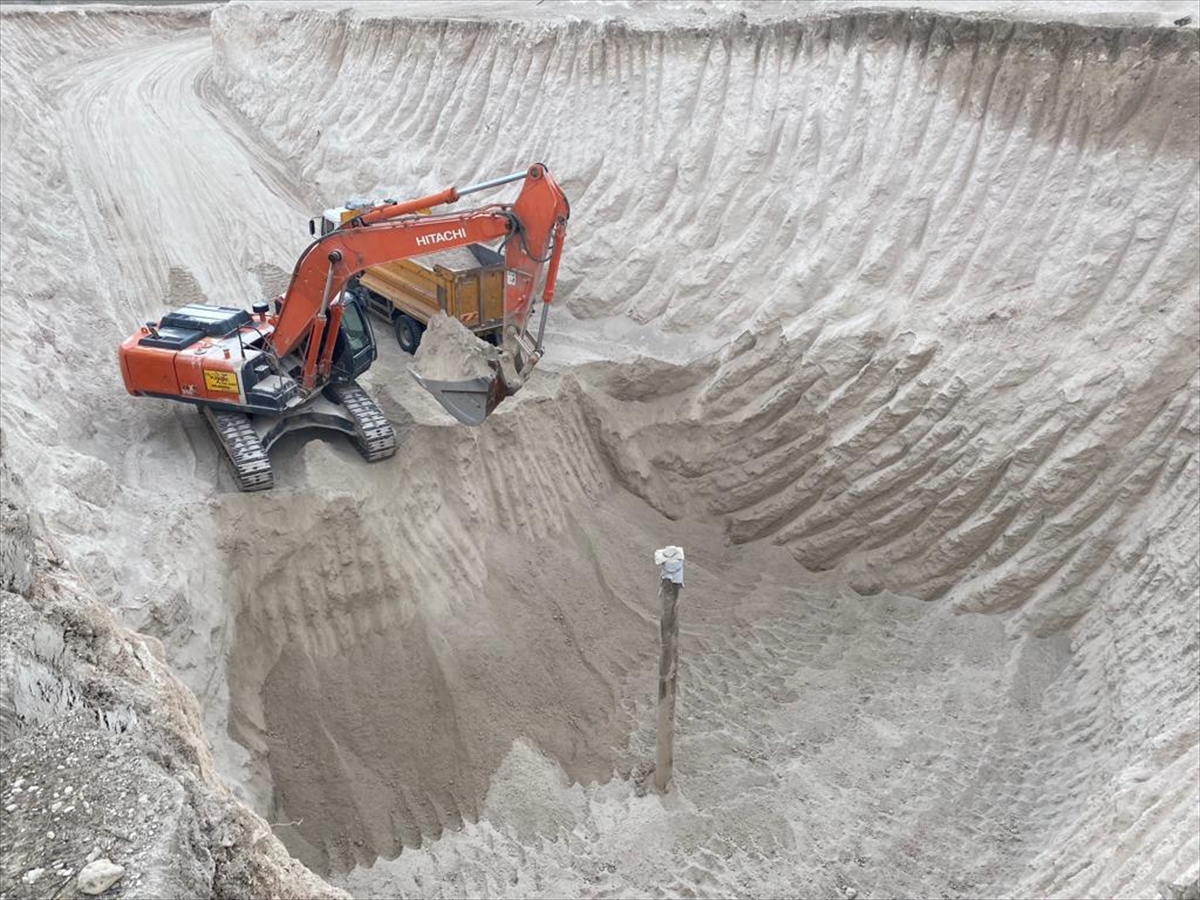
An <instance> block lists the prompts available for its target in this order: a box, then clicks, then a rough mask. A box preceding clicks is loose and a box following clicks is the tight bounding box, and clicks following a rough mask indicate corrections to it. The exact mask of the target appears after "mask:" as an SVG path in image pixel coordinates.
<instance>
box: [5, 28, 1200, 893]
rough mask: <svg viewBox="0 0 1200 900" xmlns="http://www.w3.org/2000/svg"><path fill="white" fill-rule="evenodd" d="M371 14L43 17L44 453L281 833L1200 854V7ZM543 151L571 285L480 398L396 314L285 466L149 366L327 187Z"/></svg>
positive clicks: (768, 876) (532, 872)
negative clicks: (1057, 17) (265, 458)
mask: <svg viewBox="0 0 1200 900" xmlns="http://www.w3.org/2000/svg"><path fill="white" fill-rule="evenodd" d="M969 6H970V4H966V5H965V7H968V8H969ZM1160 6H1164V5H1161V4H1160ZM1170 6H1171V4H1166V5H1165V6H1164V8H1165V7H1170ZM1171 8H1172V9H1174V7H1171ZM372 10H374V11H375V12H377V13H379V12H380V10H382V8H379V9H375V8H372ZM372 10H368V12H367V13H348V12H342V13H334V12H330V11H323V10H319V9H305V10H301V11H291V10H286V9H283V8H281V7H276V6H274V5H260V4H237V5H231V6H226V7H222V8H220V9H218V10H216V11H215V12H213V13H212V15H211V17H206V16H205V15H203V14H195V13H193V14H188V15H183V14H180V13H177V12H170V11H165V12H164V11H155V10H142V11H137V12H97V11H92V12H85V13H75V12H70V13H48V12H38V13H35V14H26V13H13V12H9V11H6V12H5V13H4V15H3V19H2V20H0V22H2V24H3V40H4V47H3V50H4V52H3V54H0V64H2V65H3V75H4V81H3V84H4V92H3V97H2V98H0V99H2V106H0V109H2V111H3V117H4V126H5V127H4V129H3V131H4V137H3V144H2V145H0V149H2V150H3V169H2V170H3V175H4V189H3V192H2V201H3V203H2V206H3V210H2V212H3V221H5V222H8V223H14V225H13V227H6V228H5V230H4V232H3V233H2V234H0V240H2V242H3V250H4V254H3V256H4V263H3V276H4V294H3V302H4V333H3V341H4V357H5V365H4V404H3V411H2V414H3V427H4V452H5V461H6V465H7V466H8V467H10V468H11V469H12V470H13V471H17V472H20V473H21V475H22V477H23V478H24V479H25V480H26V482H28V483H31V484H35V485H37V486H38V491H37V495H36V499H35V501H34V502H35V504H36V509H37V512H38V513H39V514H40V515H41V516H42V517H43V519H44V520H45V523H46V527H47V528H48V529H49V530H50V532H51V533H52V534H53V535H54V537H55V540H56V541H58V543H59V544H60V545H61V547H62V549H63V551H64V554H65V555H67V556H68V557H69V558H70V560H71V562H72V564H73V565H74V566H75V567H77V568H78V570H79V571H80V573H81V574H82V575H83V576H84V577H85V578H86V579H87V580H88V582H89V583H90V585H91V587H92V589H93V590H94V591H95V592H96V593H97V595H98V596H99V597H100V598H101V599H103V600H104V601H105V602H107V603H108V604H109V605H111V606H112V607H113V608H114V609H115V610H117V611H118V612H119V613H120V614H121V615H122V617H123V618H124V620H125V622H126V623H127V624H128V625H129V626H130V627H132V628H135V629H137V630H140V631H143V632H145V633H148V634H152V635H155V636H157V637H159V638H160V639H161V640H162V641H163V645H164V648H165V654H166V656H167V658H168V659H169V660H170V662H171V664H172V665H173V666H174V668H175V670H176V671H177V672H178V673H179V676H180V677H181V678H182V679H183V680H184V682H186V684H187V685H188V686H189V687H190V688H191V689H192V690H193V691H194V692H195V693H196V695H197V697H198V698H199V700H200V702H201V706H202V708H203V715H204V724H205V726H206V728H207V730H208V734H209V737H210V740H211V741H212V743H213V751H214V755H215V757H216V762H217V765H218V768H219V769H220V771H221V773H222V775H223V776H224V777H225V778H226V779H227V780H228V781H229V783H230V784H231V786H233V787H234V789H235V791H236V792H237V793H238V794H239V796H240V797H241V798H242V799H243V800H244V801H245V802H246V803H247V804H248V805H249V806H250V807H251V808H252V809H254V810H255V811H256V812H259V813H260V814H262V815H264V816H265V817H266V818H267V820H268V821H270V822H271V823H274V829H273V830H274V832H275V834H276V835H277V836H278V837H279V838H280V839H281V840H282V841H283V842H284V844H285V845H286V846H287V848H288V849H289V850H290V851H291V853H292V854H294V855H295V856H296V857H297V858H298V859H300V860H301V861H302V862H304V863H305V864H306V865H308V866H309V867H310V868H312V869H313V870H315V871H317V872H319V873H320V874H322V875H324V876H326V877H328V878H330V879H331V881H332V882H333V883H335V884H338V885H340V886H342V887H345V888H346V889H347V890H349V891H351V892H352V893H353V894H354V895H355V896H396V895H400V894H404V895H420V896H464V895H477V894H478V895H487V896H531V895H542V896H582V895H588V896H615V895H623V894H629V893H634V894H639V895H644V894H649V893H653V892H658V893H661V894H664V895H670V896H675V895H684V896H729V895H733V894H738V895H756V896H793V895H820V896H830V895H834V894H837V893H839V892H840V893H842V894H843V895H845V893H844V892H845V891H846V890H847V889H849V888H853V889H854V890H855V891H857V895H858V896H859V897H884V896H896V895H905V896H929V895H939V896H951V897H971V896H1000V895H1004V896H1049V895H1058V896H1095V897H1101V896H1129V895H1133V896H1153V893H1154V892H1155V891H1156V890H1161V891H1162V892H1163V893H1164V895H1165V894H1166V893H1167V892H1168V889H1167V887H1166V885H1170V884H1183V883H1185V882H1189V881H1193V880H1195V879H1196V877H1197V875H1198V874H1200V839H1198V838H1197V837H1196V834H1197V833H1198V831H1200V812H1198V798H1200V765H1198V762H1197V751H1198V748H1200V711H1198V710H1197V703H1196V700H1197V692H1198V691H1200V684H1198V683H1197V669H1196V659H1197V651H1198V649H1200V636H1198V634H1197V623H1196V620H1197V615H1198V614H1200V606H1198V603H1200V597H1198V594H1197V589H1198V586H1200V571H1198V564H1197V556H1198V554H1200V539H1198V536H1197V530H1196V528H1197V526H1196V523H1197V517H1198V516H1200V495H1198V489H1197V479H1198V477H1200V463H1198V457H1197V440H1198V438H1200V412H1198V399H1200V381H1198V379H1197V353H1198V346H1197V335H1198V330H1200V287H1198V285H1200V263H1198V261H1197V256H1196V251H1195V247H1196V244H1197V240H1198V239H1200V199H1198V196H1197V190H1198V184H1200V181H1198V167H1197V158H1198V156H1200V137H1198V134H1200V128H1198V124H1200V100H1198V95H1197V89H1196V81H1197V71H1198V50H1197V47H1198V40H1197V30H1196V28H1195V26H1194V24H1192V25H1188V26H1185V27H1178V26H1173V25H1171V21H1173V18H1172V16H1171V14H1168V13H1163V14H1161V15H1159V14H1150V13H1147V14H1146V15H1144V16H1142V17H1140V18H1138V17H1133V18H1132V19H1131V18H1130V17H1128V16H1125V17H1122V18H1119V19H1118V18H1115V17H1114V18H1111V19H1104V20H1101V21H1087V22H1082V23H1081V22H1044V21H1037V20H1036V19H1037V16H1036V15H1032V14H1031V15H1024V14H1018V15H1017V17H1016V20H1004V19H999V18H990V17H987V16H976V15H970V14H965V15H963V16H953V15H948V14H944V15H935V14H931V13H928V12H922V11H913V10H895V9H890V10H883V11H881V10H869V9H868V10H852V11H848V12H845V13H844V14H837V15H830V14H829V13H828V12H827V11H824V12H822V11H818V14H812V15H808V14H806V10H803V9H798V8H791V7H774V6H770V7H763V8H760V7H758V6H756V5H753V4H750V5H746V6H744V7H739V8H738V9H736V10H732V11H728V10H725V9H724V8H717V7H708V8H706V10H705V11H704V12H703V13H702V12H700V9H699V8H698V7H696V8H680V9H672V10H669V11H663V12H659V13H656V12H654V11H652V10H647V9H640V10H639V9H633V10H627V11H624V12H622V13H620V14H614V13H613V12H612V11H611V10H610V9H609V8H607V7H603V6H587V7H578V8H576V12H577V16H576V17H575V18H573V19H572V20H570V21H566V20H563V19H562V18H561V17H556V15H554V14H552V15H547V14H544V13H543V12H537V13H524V12H521V11H513V10H511V9H508V8H505V9H504V10H503V11H501V12H495V15H499V16H501V20H499V21H489V20H485V19H482V18H479V15H480V14H479V13H478V11H475V12H471V13H469V14H468V15H467V16H466V18H464V19H461V20H459V19H456V20H452V21H447V20H444V19H442V18H439V17H438V16H439V15H440V14H443V13H444V10H442V11H441V12H440V13H439V10H438V8H437V5H436V4H434V5H432V6H430V7H427V8H425V7H419V6H418V7H412V8H411V10H412V11H413V12H412V16H411V17H409V18H394V17H391V15H392V12H393V11H384V12H386V15H383V14H382V13H381V14H380V17H377V18H373V17H372V16H371V15H370V14H369V13H370V12H371V11H372ZM422 10H424V11H422ZM1175 17H1177V16H1175ZM1031 18H1032V19H1033V20H1030V19H1031ZM1160 20H1161V21H1160ZM318 75H320V76H324V77H320V78H318V77H316V76H318ZM318 83H319V84H320V85H321V92H320V95H319V96H318V95H317V94H316V93H314V88H313V85H315V84H318ZM181 134H186V135H187V140H186V141H181V140H180V139H179V136H180V135H181ZM431 148H432V149H431ZM534 160H544V161H545V162H547V163H548V164H549V165H550V167H551V169H552V170H553V171H554V172H555V174H556V176H557V177H559V179H560V181H561V183H562V184H563V187H564V189H565V190H566V192H567V193H568V195H569V196H570V198H571V201H572V209H573V217H572V222H571V244H570V246H569V249H568V251H567V253H566V254H565V256H564V269H563V277H562V300H563V305H564V306H565V309H562V310H555V315H554V316H553V317H552V319H551V334H550V336H549V338H548V346H549V348H550V352H549V355H548V357H547V359H546V360H545V362H544V363H543V364H542V367H541V368H540V369H539V370H538V373H537V374H536V375H535V377H534V379H532V380H531V382H530V384H529V386H528V388H527V389H526V390H525V391H523V392H522V394H521V396H520V397H519V398H518V399H517V400H515V401H510V402H508V403H506V404H504V405H503V406H502V407H501V410H500V412H499V413H498V414H497V415H495V416H494V417H493V418H492V419H491V420H489V422H488V423H487V424H486V426H484V427H482V428H480V429H476V430H472V429H465V428H462V427H457V426H453V425H451V424H450V423H449V420H448V419H447V417H446V416H445V415H444V414H443V413H441V411H440V410H439V409H438V408H437V406H436V404H434V403H433V401H432V400H430V399H429V398H428V397H426V396H425V395H424V394H422V393H421V392H420V390H419V388H417V387H416V386H415V385H414V384H413V383H412V379H411V378H410V376H409V375H408V373H407V368H408V366H409V365H410V364H411V360H410V359H409V358H408V357H406V356H404V355H403V354H401V353H400V352H399V351H398V349H397V348H396V347H395V346H394V345H393V343H392V342H391V341H390V340H389V337H388V333H387V329H386V328H383V327H379V328H377V329H376V330H377V336H378V337H379V338H380V342H381V345H382V346H381V353H380V359H379V361H378V362H377V364H376V366H375V368H374V369H373V370H372V372H371V373H370V375H369V376H368V378H367V384H368V387H369V389H370V390H371V391H372V393H373V394H374V395H375V396H376V397H377V398H378V399H379V401H380V402H381V404H382V405H383V406H384V408H385V411H386V412H388V414H389V416H390V417H391V418H392V419H393V421H394V422H395V423H396V424H397V426H398V429H399V430H400V432H401V434H402V435H403V445H402V447H401V450H400V452H399V453H398V454H397V456H396V457H395V458H394V459H393V460H389V461H387V462H385V463H381V464H378V465H373V466H367V465H365V464H362V462H361V460H359V458H358V457H357V455H356V454H355V453H354V451H353V449H352V448H351V447H350V446H349V445H348V444H346V443H344V442H341V441H336V440H328V441H326V440H321V439H316V440H309V441H305V440H302V439H300V438H289V439H287V440H285V441H284V442H281V444H280V445H279V447H278V450H277V451H275V452H274V454H273V455H274V456H275V459H276V464H277V470H278V471H277V476H276V484H277V485H278V487H277V488H276V489H275V490H273V491H272V492H270V493H268V494H264V495H241V494H238V493H237V492H236V491H235V490H234V489H233V485H232V480H231V479H230V477H229V475H228V474H227V473H226V472H225V471H224V470H223V469H222V467H221V464H220V460H219V458H218V456H217V452H216V450H215V449H214V447H213V446H212V443H211V441H210V439H209V437H208V435H207V434H206V432H205V430H204V427H203V424H202V422H201V420H200V419H199V417H198V416H196V415H195V413H194V412H192V411H189V410H186V409H183V408H176V407H173V406H170V405H168V404H165V403H157V402H154V401H149V400H132V399H127V398H123V395H122V394H121V392H120V391H121V389H120V383H119V375H118V373H117V370H116V366H115V363H114V361H113V359H112V356H113V354H112V352H111V351H112V348H113V347H115V345H116V343H117V342H118V341H119V340H120V339H121V338H123V337H124V336H125V335H126V333H127V332H128V330H129V329H130V328H132V327H133V326H134V325H135V324H136V322H138V321H141V320H144V319H146V318H150V317H152V316H153V315H155V314H157V313H160V312H161V311H162V309H163V308H164V307H165V306H166V305H168V304H169V303H173V302H185V301H187V300H192V299H195V298H197V297H200V296H203V297H207V298H208V299H209V300H210V301H212V302H221V303H232V302H236V303H245V302H249V301H250V300H254V299H258V298H259V297H260V296H263V295H265V294H267V293H269V292H270V291H271V290H277V289H278V282H279V276H280V273H281V272H286V271H289V270H290V267H291V263H292V260H293V259H294V256H295V254H296V253H297V252H298V250H299V249H300V248H301V247H302V246H303V243H304V227H303V226H304V221H305V219H306V218H307V216H308V215H311V214H312V212H313V211H314V210H317V209H319V208H321V207H323V206H325V205H328V203H329V202H332V201H334V200H339V199H340V198H342V197H343V196H349V195H362V194H364V193H372V192H378V193H379V194H381V195H388V196H407V195H416V194H418V193H425V192H427V191H429V190H432V189H435V188H438V187H442V186H444V184H443V183H449V182H451V181H453V180H455V179H463V180H469V179H471V178H474V177H476V176H479V177H486V176H488V175H493V174H496V173H498V172H507V171H511V170H513V169H515V168H520V167H521V166H523V165H525V164H527V163H529V162H532V161H534ZM66 208H70V209H72V210H77V215H73V216H71V217H68V218H62V217H58V218H49V217H46V216H44V215H41V214H40V212H41V211H44V210H46V209H66ZM64 258H69V259H71V261H72V265H71V266H69V267H64V266H63V265H62V260H63V259H64ZM49 309H53V310H54V312H55V318H54V322H55V325H54V327H53V328H51V327H50V326H49V324H47V319H46V312H47V310H49ZM48 359H66V360H69V361H70V365H69V366H64V365H53V366H52V365H50V364H49V363H48ZM13 360H19V361H20V363H21V364H20V365H19V366H16V365H13V362H12V361H13ZM83 370H86V371H87V372H88V373H89V375H88V377H86V378H82V379H81V378H80V377H79V372H80V371H83ZM98 410H103V415H99V414H98V412H97V411H98ZM667 543H677V544H681V545H683V546H684V547H685V548H686V550H687V555H688V580H687V585H686V587H685V589H684V593H683V599H682V607H681V620H682V623H683V625H682V628H683V633H682V639H681V654H682V659H683V670H682V675H681V685H680V699H679V711H680V721H679V734H678V738H677V744H676V759H677V769H676V778H677V782H676V784H677V790H676V791H675V792H674V793H673V794H672V795H671V796H669V797H667V798H665V799H662V800H660V799H659V798H656V797H655V796H653V795H650V796H642V795H641V793H642V792H641V791H640V789H639V784H640V780H641V779H642V778H643V777H644V775H645V764H646V762H647V761H648V760H649V759H651V758H652V747H653V721H652V719H653V710H652V702H653V691H654V677H655V671H656V661H655V652H656V651H655V648H656V637H657V635H656V618H655V610H654V608H653V606H654V589H655V572H654V569H653V566H652V563H651V553H652V551H653V549H654V548H655V547H658V546H663V545H664V544H667ZM614 776H615V777H614Z"/></svg>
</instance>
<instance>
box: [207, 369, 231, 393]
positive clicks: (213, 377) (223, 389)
mask: <svg viewBox="0 0 1200 900" xmlns="http://www.w3.org/2000/svg"><path fill="white" fill-rule="evenodd" d="M204 387H205V388H206V389H207V390H210V391H219V392H220V393H222V394H236V393H237V392H238V380H237V374H236V373H234V372H211V371H205V373H204Z"/></svg>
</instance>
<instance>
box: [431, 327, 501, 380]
mask: <svg viewBox="0 0 1200 900" xmlns="http://www.w3.org/2000/svg"><path fill="white" fill-rule="evenodd" d="M499 358H500V351H499V349H497V348H496V347H493V346H492V345H491V344H489V343H487V342H486V341H482V340H480V339H479V338H477V337H475V335H474V334H473V333H472V331H471V329H469V328H467V327H466V326H465V325H463V323H462V322H460V321H458V319H455V318H453V317H451V316H448V315H446V314H445V313H444V312H437V313H434V315H433V318H431V319H430V320H429V325H428V326H427V327H426V328H425V333H424V334H423V335H422V336H421V344H420V346H419V347H417V352H416V354H415V355H414V356H413V368H414V369H415V370H416V371H417V372H418V373H419V374H420V375H421V377H422V378H428V379H435V380H438V381H459V380H466V379H469V378H490V377H491V376H492V375H493V374H494V373H495V370H494V369H493V368H492V366H491V364H490V363H489V360H499Z"/></svg>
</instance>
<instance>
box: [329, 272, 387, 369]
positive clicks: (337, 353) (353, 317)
mask: <svg viewBox="0 0 1200 900" xmlns="http://www.w3.org/2000/svg"><path fill="white" fill-rule="evenodd" d="M363 302H364V301H363V300H361V299H359V297H358V295H357V294H353V293H351V292H350V291H347V292H346V293H345V294H344V295H343V298H342V324H341V327H340V328H338V334H337V344H336V345H335V346H334V349H333V367H332V373H331V374H332V376H333V379H334V380H335V381H353V380H354V379H356V378H358V376H359V375H362V374H363V373H364V372H366V371H367V369H369V368H371V363H373V362H375V358H376V357H377V356H378V355H379V351H378V349H377V347H376V345H375V333H374V332H373V331H372V330H371V322H370V321H369V319H368V318H367V313H366V310H365V309H364V308H363Z"/></svg>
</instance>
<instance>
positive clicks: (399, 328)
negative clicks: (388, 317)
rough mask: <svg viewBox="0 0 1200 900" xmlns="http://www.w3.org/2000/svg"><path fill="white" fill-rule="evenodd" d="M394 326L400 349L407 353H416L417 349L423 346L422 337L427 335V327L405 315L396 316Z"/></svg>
mask: <svg viewBox="0 0 1200 900" xmlns="http://www.w3.org/2000/svg"><path fill="white" fill-rule="evenodd" d="M393 324H394V325H395V328H396V342H397V343H398V344H399V345H400V349H401V350H403V351H404V352H405V353H416V352H417V348H418V347H419V346H421V335H422V334H424V333H425V326H424V325H422V324H421V323H420V322H418V321H417V320H416V319H414V318H413V317H412V316H406V315H405V314H404V313H401V314H400V315H398V316H396V320H395V322H394V323H393Z"/></svg>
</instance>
